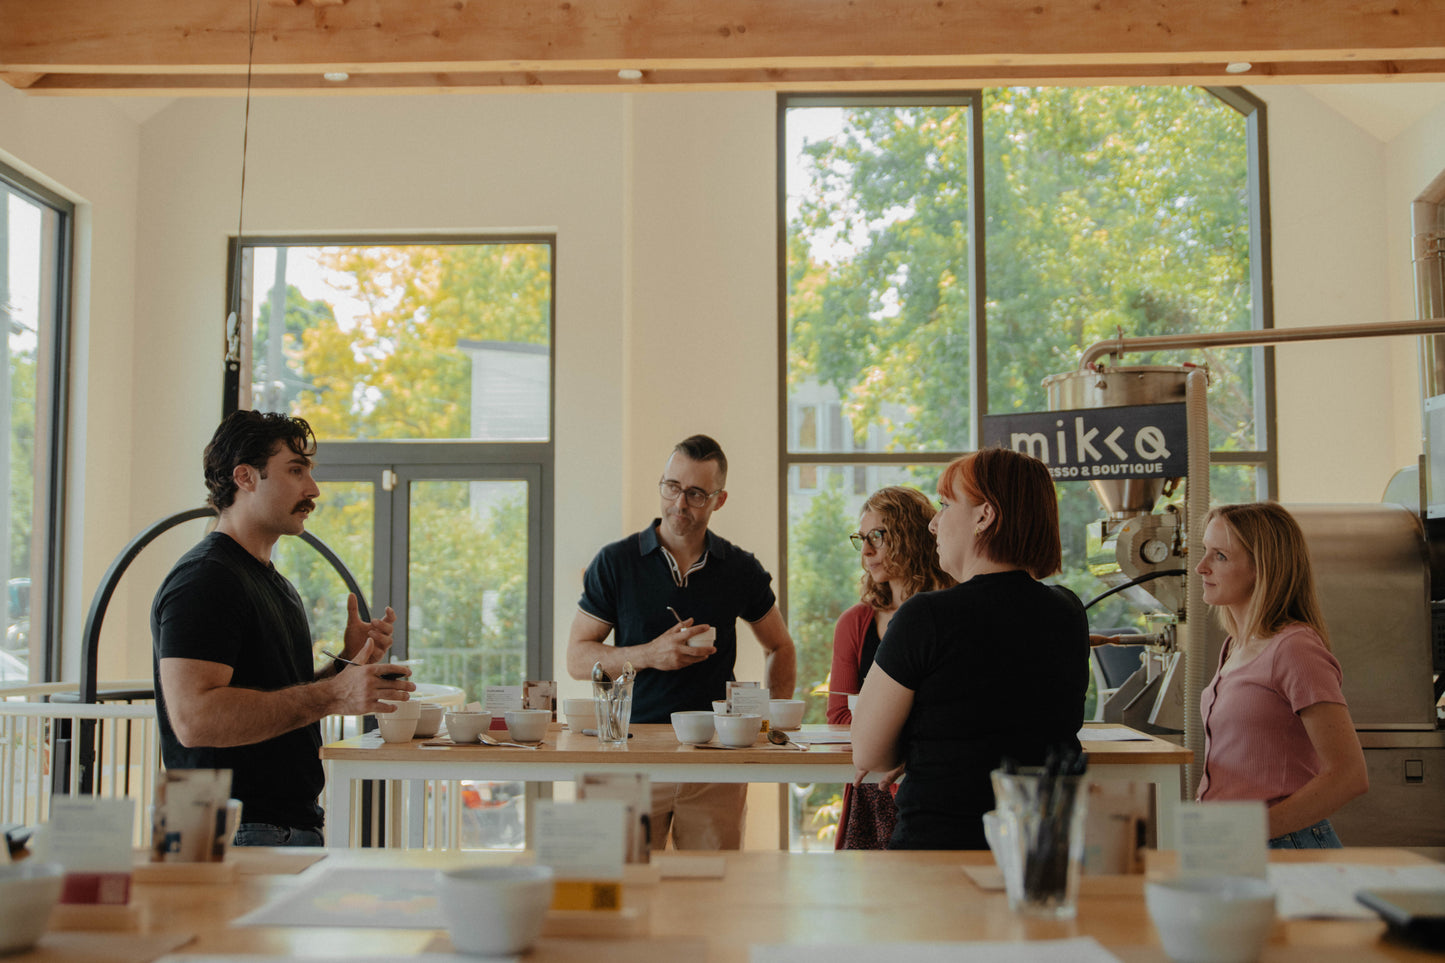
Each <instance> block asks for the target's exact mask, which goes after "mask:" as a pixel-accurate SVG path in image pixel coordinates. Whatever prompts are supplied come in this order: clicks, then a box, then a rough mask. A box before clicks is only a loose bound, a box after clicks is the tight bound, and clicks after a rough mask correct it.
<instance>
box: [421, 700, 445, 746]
mask: <svg viewBox="0 0 1445 963" xmlns="http://www.w3.org/2000/svg"><path fill="white" fill-rule="evenodd" d="M417 710H418V711H419V712H420V715H419V716H418V718H417V721H416V735H417V738H419V739H430V738H431V737H432V736H434V735H436V734H437V730H438V729H440V728H441V726H442V713H443V712H445V711H446V710H445V709H443V708H442V707H441V706H439V705H437V704H436V703H435V702H418V703H417Z"/></svg>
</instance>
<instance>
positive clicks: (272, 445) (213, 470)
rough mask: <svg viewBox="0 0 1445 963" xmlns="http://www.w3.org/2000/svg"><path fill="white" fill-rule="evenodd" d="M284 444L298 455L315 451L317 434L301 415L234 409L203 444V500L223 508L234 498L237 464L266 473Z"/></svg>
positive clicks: (307, 455)
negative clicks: (298, 416) (205, 443)
mask: <svg viewBox="0 0 1445 963" xmlns="http://www.w3.org/2000/svg"><path fill="white" fill-rule="evenodd" d="M283 444H284V445H285V446H286V447H287V448H290V449H291V450H292V451H294V452H295V453H296V454H298V455H304V456H305V457H307V458H310V457H311V456H312V455H314V454H316V433H315V432H313V431H312V430H311V426H310V425H309V424H307V423H306V419H304V418H293V417H291V416H290V415H287V414H283V413H282V412H279V411H233V412H231V413H230V414H229V415H227V416H226V417H225V418H224V419H223V420H222V421H221V424H220V426H219V427H218V428H217V429H216V433H215V434H214V435H212V436H211V442H210V444H208V445H206V451H205V454H203V455H202V456H201V463H202V465H203V466H204V468H205V472H206V490H207V491H208V492H210V494H209V495H208V496H207V497H206V501H207V502H208V503H210V505H211V506H212V507H214V508H215V509H216V510H217V511H221V512H223V511H225V510H226V509H228V508H230V507H231V503H232V502H234V501H235V500H236V479H235V477H234V476H235V473H236V466H237V465H250V466H251V467H252V468H254V469H256V470H257V471H259V472H261V473H262V475H263V476H264V474H265V472H266V462H267V461H269V460H270V458H271V456H272V455H274V454H276V452H277V451H278V450H279V449H280V446H281V445H283Z"/></svg>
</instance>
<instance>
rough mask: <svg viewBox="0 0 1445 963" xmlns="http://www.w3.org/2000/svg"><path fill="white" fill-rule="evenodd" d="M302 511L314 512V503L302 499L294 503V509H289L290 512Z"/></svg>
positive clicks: (307, 499)
mask: <svg viewBox="0 0 1445 963" xmlns="http://www.w3.org/2000/svg"><path fill="white" fill-rule="evenodd" d="M303 510H304V511H308V512H314V511H316V503H315V502H313V501H312V500H311V499H309V498H303V499H301V501H299V502H297V503H296V507H295V508H293V509H291V511H292V512H299V511H303Z"/></svg>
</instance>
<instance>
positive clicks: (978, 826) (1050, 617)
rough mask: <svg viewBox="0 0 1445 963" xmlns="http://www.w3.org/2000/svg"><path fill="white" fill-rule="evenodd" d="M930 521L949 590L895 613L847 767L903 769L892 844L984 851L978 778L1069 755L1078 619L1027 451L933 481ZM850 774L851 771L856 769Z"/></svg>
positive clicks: (1074, 720) (1085, 646) (953, 468)
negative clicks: (1054, 754)
mask: <svg viewBox="0 0 1445 963" xmlns="http://www.w3.org/2000/svg"><path fill="white" fill-rule="evenodd" d="M938 494H939V499H940V507H939V510H938V514H937V515H935V516H934V518H933V521H932V523H931V524H930V526H929V527H930V529H931V530H932V531H933V533H934V535H935V536H936V538H937V539H938V559H939V564H940V566H941V567H942V568H943V570H944V571H945V572H947V573H948V574H949V575H951V576H953V577H954V578H955V579H956V580H957V581H958V585H956V586H954V587H953V588H950V589H944V590H943V591H940V592H926V593H923V594H920V595H916V596H914V597H913V598H911V599H909V600H908V602H906V603H905V604H904V605H903V606H902V607H901V608H900V609H899V610H898V612H897V614H896V615H894V617H893V620H892V622H891V623H890V624H889V626H888V631H887V633H886V634H885V635H884V637H883V642H882V644H881V645H880V646H879V648H878V654H877V656H876V658H875V661H874V667H873V671H871V672H870V673H869V674H868V678H867V679H866V680H865V681H864V683H863V689H862V692H861V693H860V694H859V697H858V707H857V710H856V711H855V712H854V716H853V763H854V766H855V767H856V768H857V769H858V770H859V771H860V773H863V774H866V773H867V772H870V771H872V772H881V773H884V776H883V780H884V782H892V781H893V780H894V779H896V778H897V777H898V775H899V774H900V773H901V772H904V771H905V770H906V773H907V777H906V778H905V779H904V780H903V781H902V783H901V784H900V785H899V789H898V795H897V797H896V803H897V807H898V822H897V825H896V827H895V828H894V831H893V837H892V839H891V840H890V843H889V847H890V848H892V849H985V848H987V846H988V843H987V841H986V840H985V839H984V833H983V818H982V817H983V814H984V813H985V812H987V811H988V810H990V809H992V808H993V806H994V799H993V786H992V784H991V782H990V780H989V773H990V772H992V771H993V770H994V769H996V768H998V767H999V765H1000V764H1001V763H1002V761H1003V760H1004V759H1005V758H1009V759H1012V760H1013V761H1014V762H1016V763H1018V764H1020V765H1026V766H1027V765H1042V764H1043V763H1044V760H1045V757H1046V755H1047V754H1048V753H1049V751H1050V750H1055V749H1059V750H1073V751H1076V752H1077V751H1078V750H1079V748H1080V747H1079V741H1078V731H1079V728H1080V727H1081V726H1082V725H1083V722H1084V695H1085V692H1086V690H1087V689H1088V685H1089V625H1088V620H1087V619H1086V618H1085V615H1084V606H1083V604H1082V603H1080V602H1079V600H1078V598H1077V597H1076V596H1075V595H1074V594H1073V593H1072V592H1070V591H1069V590H1068V589H1066V588H1063V587H1061V586H1056V585H1046V584H1044V583H1043V582H1041V581H1040V579H1042V578H1045V577H1047V576H1050V575H1053V574H1055V573H1057V572H1058V571H1059V569H1060V566H1061V564H1062V549H1061V546H1060V544H1059V511H1058V500H1057V496H1056V495H1055V492H1054V484H1053V479H1051V478H1050V477H1049V470H1048V468H1046V467H1045V466H1044V464H1043V463H1042V462H1040V461H1038V460H1037V459H1035V458H1031V457H1029V456H1028V455H1024V454H1021V453H1019V452H1015V451H1010V450H1008V449H1005V448H990V449H985V450H983V451H978V452H975V453H973V454H971V455H965V456H963V457H962V458H958V459H956V460H955V461H953V462H952V463H950V464H949V466H948V467H947V468H946V469H944V472H943V475H942V477H940V478H939V480H938ZM860 778H861V777H860Z"/></svg>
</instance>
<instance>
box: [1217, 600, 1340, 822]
mask: <svg viewBox="0 0 1445 963" xmlns="http://www.w3.org/2000/svg"><path fill="white" fill-rule="evenodd" d="M1232 641H1233V640H1232V639H1229V640H1226V641H1225V643H1224V646H1223V648H1222V649H1221V650H1220V653H1219V664H1220V665H1221V666H1223V664H1224V660H1225V658H1226V657H1227V656H1228V654H1229V646H1230V643H1231V642H1232ZM1343 678H1344V674H1343V673H1342V672H1341V671H1340V664H1339V662H1337V661H1336V660H1335V657H1334V656H1333V655H1331V654H1330V651H1329V649H1326V648H1325V645H1324V642H1322V641H1321V640H1320V637H1319V633H1317V632H1315V630H1314V629H1312V628H1309V627H1308V626H1305V625H1292V626H1289V627H1287V628H1286V629H1284V631H1282V632H1280V633H1279V634H1278V635H1276V636H1275V637H1274V638H1273V639H1271V640H1270V641H1269V644H1268V645H1266V646H1265V648H1264V651H1262V652H1261V653H1260V654H1259V655H1257V656H1255V657H1254V658H1253V659H1252V660H1250V661H1249V662H1247V663H1245V664H1244V665H1243V666H1241V667H1239V668H1237V669H1231V670H1230V672H1229V673H1228V674H1227V675H1221V674H1220V673H1219V672H1218V671H1216V672H1215V673H1214V679H1213V680H1212V681H1211V682H1210V683H1209V686H1208V687H1207V688H1206V689H1205V690H1204V691H1203V692H1202V693H1201V694H1200V697H1199V708H1200V713H1201V714H1202V715H1203V717H1204V775H1203V776H1202V777H1201V778H1200V780H1199V793H1198V798H1199V799H1200V800H1201V801H1203V800H1217V799H1262V800H1264V801H1265V802H1266V803H1267V804H1269V805H1273V804H1274V803H1276V802H1278V801H1279V800H1281V799H1284V798H1285V797H1286V796H1289V795H1292V794H1293V793H1294V792H1295V791H1297V790H1298V789H1299V788H1300V787H1301V786H1303V785H1304V784H1305V783H1307V782H1309V781H1310V780H1311V779H1313V778H1314V776H1315V774H1316V773H1318V772H1319V757H1318V756H1317V755H1316V754H1315V750H1314V745H1313V744H1312V743H1311V742H1310V737H1309V734H1308V733H1307V732H1306V731H1305V727H1304V723H1303V722H1301V721H1300V717H1299V712H1300V710H1301V709H1305V708H1307V707H1309V706H1312V705H1315V704H1316V703H1320V702H1337V703H1339V704H1340V705H1345V696H1344V692H1343V691H1342V690H1341V689H1340V683H1341V682H1342V680H1343Z"/></svg>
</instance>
